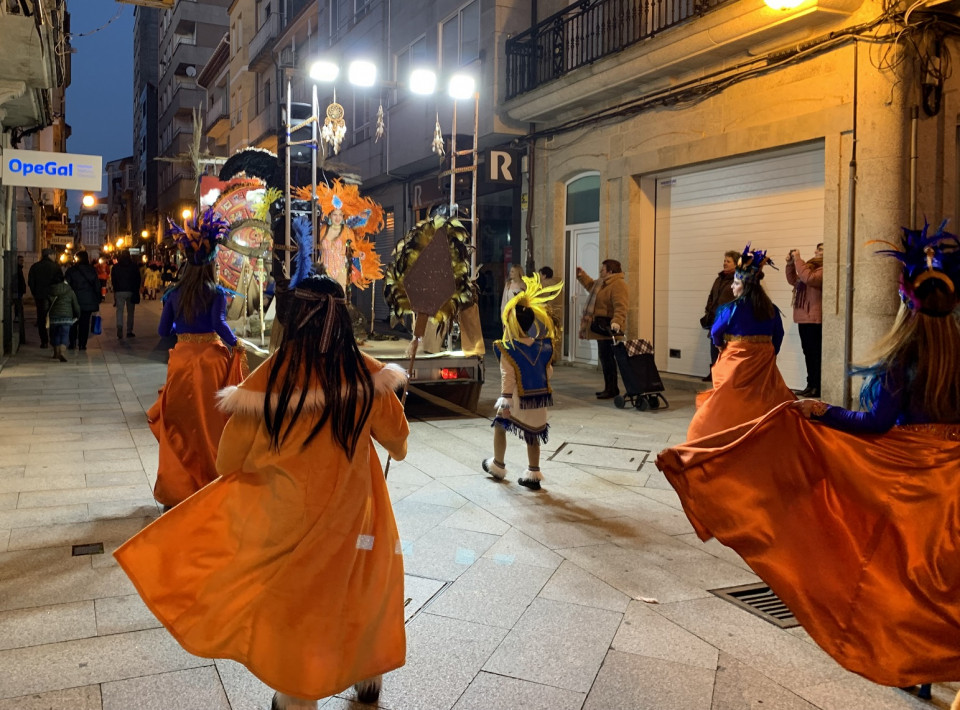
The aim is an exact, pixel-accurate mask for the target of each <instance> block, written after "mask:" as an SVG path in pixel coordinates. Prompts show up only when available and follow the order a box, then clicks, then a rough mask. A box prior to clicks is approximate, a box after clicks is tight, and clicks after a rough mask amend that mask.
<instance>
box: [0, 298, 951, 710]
mask: <svg viewBox="0 0 960 710" xmlns="http://www.w3.org/2000/svg"><path fill="white" fill-rule="evenodd" d="M103 315H104V333H105V334H104V335H101V336H97V337H93V338H91V341H90V347H89V349H88V350H87V351H85V352H72V353H70V361H69V362H68V363H59V362H56V361H54V360H52V359H51V358H50V354H51V351H50V350H49V349H48V350H40V349H39V348H38V347H37V346H36V342H37V336H36V334H35V333H32V334H31V333H30V332H28V338H31V335H32V338H31V342H32V343H33V345H26V346H24V347H23V348H22V349H21V350H20V352H19V353H18V354H17V355H16V356H14V357H12V358H10V359H9V360H7V361H6V363H5V366H4V367H3V370H2V372H0V422H2V428H0V710H14V709H15V710H41V709H43V710H100V709H101V708H102V710H141V709H143V710H154V709H157V710H160V709H164V710H165V709H167V708H176V710H228V709H231V708H232V710H254V709H257V710H265V709H266V708H268V707H269V699H270V696H271V692H270V691H269V689H267V688H266V687H265V686H263V685H262V684H261V683H260V682H259V681H258V680H257V679H256V678H254V677H252V676H251V675H250V674H249V673H248V672H247V671H246V670H245V669H244V668H243V667H241V666H239V665H237V664H236V663H233V662H229V661H212V660H208V659H203V658H197V657H194V656H191V655H190V654H188V653H186V652H185V651H183V650H182V649H181V648H180V647H179V646H178V645H177V644H176V642H174V641H173V639H172V638H171V637H170V636H169V635H168V634H167V632H166V631H165V630H164V629H163V628H162V627H160V624H159V623H158V622H157V621H156V620H155V619H154V618H153V616H152V615H151V614H150V612H149V611H148V610H147V609H146V608H145V607H144V605H143V604H142V603H141V601H140V599H139V597H138V596H137V595H136V594H135V593H134V589H133V587H132V585H131V584H130V582H129V581H128V580H127V578H126V577H125V575H124V574H123V572H122V571H121V570H120V568H119V567H118V566H117V565H116V564H115V563H114V561H113V558H112V556H111V554H110V553H111V552H112V551H113V550H114V549H116V547H117V546H118V545H119V544H120V543H121V542H122V541H123V540H125V539H126V538H128V537H129V536H130V535H132V534H133V533H135V532H136V531H137V530H139V529H140V528H141V527H142V526H143V525H145V524H146V523H148V522H150V521H151V520H152V519H154V518H156V517H157V516H158V515H159V510H158V509H157V506H156V504H155V503H154V501H153V498H152V495H151V489H152V485H153V481H154V478H155V473H156V465H157V446H156V442H155V441H154V439H153V437H152V435H151V433H150V431H149V429H148V428H147V424H146V419H145V415H144V411H145V409H146V408H148V407H149V406H150V405H151V404H152V402H153V401H154V398H155V396H156V391H157V388H158V386H159V385H161V384H162V382H163V380H164V376H165V359H166V348H167V345H168V344H166V343H161V342H160V341H159V339H158V338H157V337H156V336H155V335H153V333H155V332H156V323H157V320H158V315H159V302H149V303H143V304H141V305H140V306H138V307H137V321H138V322H137V328H136V331H137V333H138V336H137V337H136V338H133V339H124V340H117V339H116V338H115V337H114V336H113V335H111V333H113V332H115V331H114V327H113V326H114V319H113V314H112V313H111V312H109V311H104V314H103ZM488 373H489V374H490V375H491V376H490V377H489V378H488V383H487V386H486V387H485V388H484V392H483V396H482V398H481V404H480V408H479V410H480V411H481V412H482V413H483V415H484V416H472V417H468V416H459V415H458V416H440V417H430V418H422V419H417V418H412V420H411V424H412V426H411V438H410V447H409V449H410V453H409V456H408V458H407V460H405V461H403V462H400V463H396V462H395V463H394V464H392V466H391V470H390V476H389V481H388V484H389V488H390V492H391V497H392V499H393V504H394V507H395V510H396V515H397V521H398V524H399V527H400V533H401V537H402V538H403V541H404V542H403V544H404V550H405V565H406V572H407V589H406V595H407V597H409V598H410V603H409V604H408V606H407V616H408V625H407V631H408V647H409V652H408V657H407V664H406V666H404V667H403V668H402V669H400V670H398V671H395V672H393V673H391V674H389V675H388V676H387V677H386V679H385V682H384V691H383V694H382V696H381V699H380V707H383V708H390V709H392V710H401V709H407V708H409V709H411V710H434V709H436V710H447V709H448V708H453V709H455V710H480V709H483V710H491V709H497V708H524V709H525V710H541V709H542V710H576V709H578V708H585V709H589V710H607V709H612V708H636V709H640V710H672V709H673V708H676V709H677V710H680V709H683V710H738V709H740V708H751V709H759V708H764V709H765V710H813V709H814V708H823V709H824V710H849V709H850V708H871V709H891V710H893V709H897V710H899V709H908V708H929V707H931V705H929V704H927V703H923V702H921V701H919V700H917V699H916V698H915V697H913V696H911V695H909V694H907V693H904V692H902V691H899V690H896V689H890V688H882V687H878V686H875V685H872V684H871V683H868V682H867V681H865V680H863V679H860V678H859V677H857V676H854V675H852V674H850V673H848V672H846V671H844V670H843V669H841V668H840V667H839V666H837V665H836V664H835V663H834V662H833V661H832V660H831V659H830V658H828V657H827V656H826V655H825V654H824V653H823V652H821V651H820V650H819V648H818V647H817V646H815V645H814V644H813V643H812V642H811V641H810V639H809V638H808V637H807V636H806V634H805V633H804V632H803V631H802V630H800V629H797V628H794V629H789V630H782V629H780V628H777V627H776V626H774V625H772V624H770V623H767V622H766V621H763V620H762V619H760V618H758V617H756V616H753V615H751V614H749V613H747V612H745V611H743V610H741V609H739V608H738V607H736V606H734V605H733V604H730V603H728V602H726V601H723V600H722V599H720V598H718V597H717V596H715V595H714V594H712V593H711V592H710V591H708V590H711V589H715V588H718V587H726V586H731V585H739V584H746V583H750V582H755V581H757V578H756V576H755V575H754V574H753V573H752V572H751V571H750V570H749V568H747V567H746V566H745V564H744V563H743V562H742V561H741V560H740V559H739V557H737V556H736V555H735V554H733V553H732V552H730V551H729V550H728V549H726V548H724V547H723V546H721V545H719V544H717V543H716V542H715V541H712V542H710V543H707V544H703V543H701V542H700V541H699V540H698V539H697V537H696V536H695V535H694V533H693V531H692V529H691V527H690V525H689V524H688V522H687V520H686V518H685V517H684V515H683V513H682V512H681V510H680V506H679V503H678V501H677V498H676V495H675V494H674V493H673V491H672V489H671V488H670V486H669V485H668V484H667V482H666V481H665V479H664V478H663V477H662V476H661V474H660V473H659V472H658V471H657V470H656V468H655V467H654V466H653V463H652V460H653V458H654V457H655V455H656V452H657V451H658V450H659V449H661V448H663V447H664V446H667V445H669V444H672V443H676V442H680V441H682V440H683V438H684V432H685V431H686V427H687V423H688V422H689V418H690V416H691V414H692V411H693V396H694V395H693V391H692V388H687V389H683V388H679V387H676V386H674V385H671V386H670V387H669V388H668V391H667V392H666V395H667V397H668V398H669V400H670V407H669V408H666V409H661V410H658V411H651V412H639V411H636V410H634V409H629V408H628V409H624V410H618V409H616V408H615V407H614V406H613V405H612V404H611V403H610V402H609V401H608V402H598V401H597V400H596V399H595V398H594V396H593V392H594V391H595V390H596V389H598V388H599V385H600V381H601V378H600V375H599V374H598V373H596V372H594V371H592V370H590V369H583V368H575V367H557V368H556V376H555V383H554V384H555V390H556V392H557V393H558V394H557V397H556V406H555V407H554V409H553V412H552V419H551V421H552V428H551V433H550V442H549V445H548V446H546V447H545V448H544V454H543V459H544V460H543V462H542V467H543V472H544V475H545V477H546V480H545V481H544V488H543V490H542V491H540V492H539V493H533V492H530V491H528V490H526V489H524V488H522V487H521V486H518V485H517V484H516V482H515V481H516V478H517V475H518V474H519V472H520V471H522V469H523V466H524V465H525V461H526V459H525V452H524V447H523V446H522V444H521V443H520V442H519V441H517V440H511V441H510V442H509V445H508V450H507V466H508V468H509V470H510V476H509V477H508V482H505V483H497V482H496V481H493V480H492V479H490V478H488V477H486V476H485V475H484V474H483V473H482V472H481V471H480V461H481V460H482V459H483V458H484V457H486V456H489V455H491V445H492V433H491V430H490V421H489V419H488V418H487V416H488V415H489V414H490V413H491V410H492V404H493V402H494V400H495V398H496V395H497V390H498V388H499V382H498V381H497V379H498V378H497V377H496V368H495V364H494V362H493V361H492V360H490V362H489V367H488ZM90 543H102V546H103V554H92V555H91V554H88V555H80V556H75V555H73V554H72V552H73V550H72V546H74V545H79V544H90ZM653 600H655V603H654V601H653ZM958 675H960V672H958ZM950 692H951V689H950V688H948V687H936V688H935V705H938V706H940V707H946V706H947V705H948V697H950ZM353 697H354V695H353V691H352V690H348V691H346V692H345V693H343V694H342V695H341V696H339V697H335V698H330V699H328V700H326V701H323V702H322V703H321V705H322V706H323V707H324V708H327V709H330V710H332V709H342V708H353V709H355V710H359V708H362V707H369V706H364V705H360V704H358V703H356V702H353V701H352V698H353Z"/></svg>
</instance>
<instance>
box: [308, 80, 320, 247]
mask: <svg viewBox="0 0 960 710" xmlns="http://www.w3.org/2000/svg"><path fill="white" fill-rule="evenodd" d="M319 113H320V100H319V99H318V98H317V85H316V84H314V85H313V99H312V101H311V105H310V118H311V120H312V123H311V124H310V136H311V141H312V142H311V143H310V168H311V172H310V175H311V177H312V180H311V181H310V185H311V188H310V193H311V201H310V226H311V228H312V229H313V243H314V249H316V244H317V236H318V231H317V222H318V221H319V220H318V219H317V138H319V136H318V135H317V116H318V114H319Z"/></svg>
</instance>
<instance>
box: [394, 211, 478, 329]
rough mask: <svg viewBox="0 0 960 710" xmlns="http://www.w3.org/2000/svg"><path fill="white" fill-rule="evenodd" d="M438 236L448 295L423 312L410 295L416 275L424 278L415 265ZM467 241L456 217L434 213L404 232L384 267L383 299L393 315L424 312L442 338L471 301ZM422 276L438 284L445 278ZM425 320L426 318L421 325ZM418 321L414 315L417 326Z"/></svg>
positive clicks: (467, 235)
mask: <svg viewBox="0 0 960 710" xmlns="http://www.w3.org/2000/svg"><path fill="white" fill-rule="evenodd" d="M438 237H439V238H440V239H442V240H444V241H445V242H446V250H445V255H446V260H447V261H448V262H449V272H450V279H449V281H448V283H449V290H450V295H449V297H447V298H446V300H445V301H444V302H443V304H442V305H441V306H440V307H439V308H438V309H437V310H436V311H431V312H427V311H423V310H418V307H417V304H416V297H415V296H414V297H413V298H411V295H412V294H413V290H414V288H415V287H417V283H416V281H417V280H418V278H419V279H423V278H425V277H424V275H423V274H417V271H418V269H416V268H415V266H416V264H417V262H418V260H419V259H420V257H421V254H422V253H423V252H424V250H425V249H426V248H427V247H428V246H429V245H430V244H432V243H433V242H434V241H435V239H436V238H438ZM469 244H470V234H469V232H467V230H466V229H465V228H464V226H463V224H462V223H461V222H460V220H459V219H447V218H446V217H442V216H437V217H434V218H432V219H426V220H423V221H421V222H418V223H417V224H416V225H415V226H414V227H413V229H411V230H410V231H409V232H407V234H406V235H405V236H404V237H403V239H401V240H400V242H399V243H398V244H397V246H396V247H395V248H394V251H393V263H392V264H390V265H389V266H388V267H387V273H386V278H385V281H384V286H383V296H384V299H385V300H386V302H387V305H388V306H390V310H391V312H392V313H393V315H394V316H395V317H397V318H399V317H401V316H404V315H408V314H411V313H414V314H415V313H426V315H427V316H428V317H431V318H433V319H434V320H435V321H436V322H437V324H438V331H439V333H440V335H441V337H446V334H447V333H448V332H449V331H450V328H452V327H453V322H454V319H455V318H456V317H457V315H459V313H460V312H461V311H462V310H464V309H466V308H467V307H469V306H471V305H473V303H474V292H473V283H472V281H471V279H470V248H471V247H470V246H469ZM432 249H434V250H438V249H439V247H438V246H434V247H433V248H432ZM441 261H442V260H441ZM438 268H440V267H438ZM443 271H444V272H446V271H447V267H446V266H443ZM426 278H427V279H428V280H430V281H436V282H438V283H439V282H442V281H444V280H447V277H446V276H445V275H444V274H433V275H432V276H429V277H426ZM425 321H426V319H424V327H425V325H426V322H425ZM419 323H420V319H419V318H418V326H419Z"/></svg>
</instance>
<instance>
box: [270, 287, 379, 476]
mask: <svg viewBox="0 0 960 710" xmlns="http://www.w3.org/2000/svg"><path fill="white" fill-rule="evenodd" d="M331 309H332V312H331ZM328 314H329V316H328ZM328 317H329V318H331V319H332V321H331V322H330V324H329V330H327V329H326V326H327V318H328ZM325 335H326V336H327V337H326V338H325V337H324V336H325ZM324 341H326V342H324ZM317 386H319V388H320V390H321V391H322V393H323V397H324V403H323V410H322V413H321V414H320V416H319V417H318V418H317V421H316V423H315V424H314V426H313V428H312V429H311V430H310V433H309V434H308V435H307V437H306V438H305V439H304V440H303V442H302V444H301V447H306V446H307V445H308V444H309V443H310V442H311V441H312V440H313V438H314V437H315V436H316V435H317V434H318V433H319V432H320V430H321V429H322V428H323V427H324V426H325V425H326V424H327V423H328V422H329V423H330V425H331V427H332V429H333V439H334V441H336V443H337V445H338V446H340V448H342V449H343V450H344V452H345V453H346V454H347V457H348V458H351V459H352V458H353V455H354V453H355V452H356V449H357V443H358V441H359V439H360V432H361V431H363V427H364V425H365V424H366V422H367V418H368V417H369V416H370V410H371V409H372V407H373V395H374V391H373V378H372V376H371V374H370V370H369V368H368V367H367V365H366V363H365V362H364V359H363V355H362V354H361V353H360V348H358V347H357V341H356V340H354V337H353V325H352V323H351V320H350V314H349V313H348V312H347V307H346V302H345V299H344V293H343V288H341V286H340V284H339V283H337V282H336V281H335V280H334V279H331V278H330V277H329V276H311V277H309V278H306V279H303V280H301V281H300V282H299V283H298V284H297V286H296V288H295V289H294V290H293V292H292V293H291V294H290V302H289V306H288V309H287V312H286V314H285V318H284V319H283V341H282V342H281V343H280V347H279V348H278V349H277V352H276V354H275V355H274V359H273V364H272V365H271V367H270V377H269V379H268V381H267V394H266V397H265V398H264V403H263V410H264V420H265V422H266V427H267V431H268V432H269V433H270V442H271V444H272V445H273V447H274V448H275V449H277V450H279V449H280V446H281V445H282V444H283V443H284V442H285V441H286V438H287V436H288V435H289V434H290V429H291V428H292V426H293V424H294V422H296V420H297V419H298V418H299V417H300V414H301V412H302V411H303V407H304V403H305V402H306V400H307V396H308V394H309V391H310V390H311V389H314V388H316V387H317ZM274 396H276V402H274ZM294 401H296V404H295V405H294V406H293V412H290V411H289V410H290V407H291V404H293V402H294Z"/></svg>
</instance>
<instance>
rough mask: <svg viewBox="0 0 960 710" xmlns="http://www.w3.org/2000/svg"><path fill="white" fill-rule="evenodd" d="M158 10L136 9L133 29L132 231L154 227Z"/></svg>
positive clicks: (156, 218) (155, 215)
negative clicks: (133, 206) (133, 207)
mask: <svg viewBox="0 0 960 710" xmlns="http://www.w3.org/2000/svg"><path fill="white" fill-rule="evenodd" d="M159 29H160V11H159V10H157V9H155V8H147V7H142V6H138V7H136V8H135V9H134V30H133V101H134V105H133V159H134V165H135V166H136V183H135V186H134V193H135V205H136V208H135V209H134V212H133V223H134V224H133V228H134V230H135V231H136V232H138V233H139V232H140V231H141V230H142V229H144V228H145V227H147V228H155V227H156V225H157V223H158V221H159V220H158V215H157V174H158V169H159V167H158V165H157V161H156V157H157V143H158V132H157V121H158V116H157V84H158V81H159V55H158V49H159Z"/></svg>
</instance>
